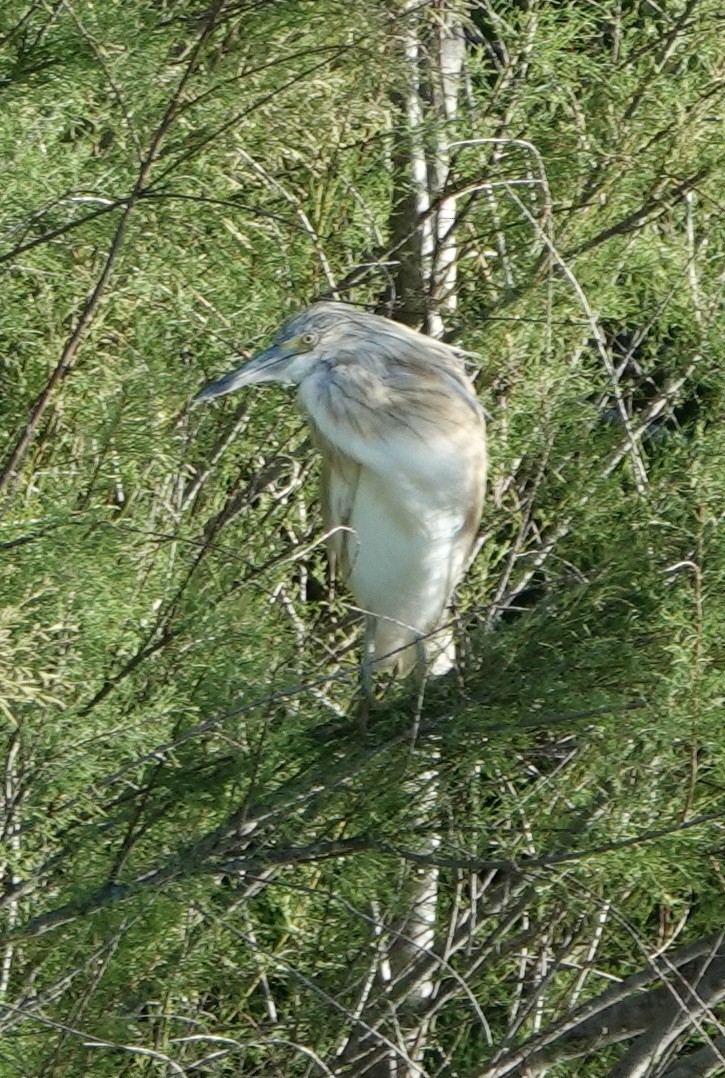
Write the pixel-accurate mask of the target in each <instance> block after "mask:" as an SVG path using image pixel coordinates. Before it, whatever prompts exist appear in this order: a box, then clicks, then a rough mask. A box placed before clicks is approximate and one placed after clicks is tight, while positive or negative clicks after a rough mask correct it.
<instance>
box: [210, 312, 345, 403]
mask: <svg viewBox="0 0 725 1078" xmlns="http://www.w3.org/2000/svg"><path fill="white" fill-rule="evenodd" d="M350 312H352V315H353V316H354V315H355V314H356V312H355V309H354V308H353V307H350V306H348V305H347V304H345V303H316V304H314V306H312V307H308V308H307V309H306V310H304V311H301V312H300V313H299V314H296V315H294V316H293V317H292V318H289V319H288V320H287V321H286V322H285V323H284V325H283V326H282V327H281V328H280V329H279V330H278V331H277V333H276V334H275V335H274V338H273V340H272V343H271V344H270V346H269V348H265V349H264V351H262V352H258V353H257V355H256V356H253V357H252V358H251V359H250V360H248V361H247V362H246V363H244V364H243V365H242V366H241V367H237V368H236V370H233V371H229V373H228V374H225V375H224V376H223V377H222V378H220V379H219V380H218V381H217V382H212V383H211V384H210V385H208V386H205V387H204V389H202V390H201V391H200V392H199V393H197V395H196V397H195V398H194V400H198V401H200V400H211V399H212V398H214V397H221V396H223V395H224V394H225V393H233V392H234V390H236V389H241V388H242V387H243V386H249V385H255V384H257V383H259V382H282V383H283V384H286V385H299V384H300V382H302V381H303V380H304V379H305V378H306V377H307V376H308V375H310V374H311V373H312V372H313V371H314V370H315V368H316V367H317V366H318V364H320V363H324V362H331V361H332V360H333V359H334V357H335V355H336V353H337V351H338V350H339V349H340V348H341V347H344V342H343V340H342V337H343V336H344V331H345V325H346V323H347V322H349V319H350Z"/></svg>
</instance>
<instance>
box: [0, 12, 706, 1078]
mask: <svg viewBox="0 0 725 1078" xmlns="http://www.w3.org/2000/svg"><path fill="white" fill-rule="evenodd" d="M446 8H448V9H449V14H450V12H452V13H453V15H454V16H455V18H456V19H457V20H459V21H458V23H457V25H458V27H459V30H460V32H461V33H465V39H466V58H465V72H464V76H463V77H462V79H461V87H460V101H459V107H458V109H457V112H456V115H455V117H453V118H451V117H450V116H449V118H448V120H447V121H444V120H442V119H441V113H440V109H439V108H438V109H437V108H436V107H435V100H431V99H430V95H427V94H426V93H425V92H421V95H420V98H419V104H420V105H421V115H420V117H419V119H418V120H417V121H415V122H414V120H413V119H412V118H411V115H410V110H406V108H405V97H406V94H408V93H410V86H409V83H408V79H409V71H408V69H407V68H406V65H405V63H403V62H401V57H403V56H404V51H403V49H402V46H401V40H403V39H404V37H405V34H406V33H408V32H409V31H410V27H411V26H413V27H414V30H415V33H416V34H419V35H420V40H421V41H422V43H423V45H424V46H426V43H427V47H428V50H429V51H428V53H427V62H428V63H429V65H430V66H433V65H434V60H435V56H436V53H435V47H434V44H433V43H434V42H435V40H436V34H437V33H438V29H439V27H440V26H441V25H442V22H441V20H442V19H443V15H444V14H445V12H446ZM718 15H719V12H718V6H717V5H716V4H715V3H714V2H712V0H700V2H699V3H698V2H696V0H680V2H673V3H668V2H666V3H660V4H656V3H652V2H650V0H642V2H641V3H639V2H634V0H616V2H615V0H601V2H593V3H592V2H580V0H564V2H562V3H547V2H544V0H505V2H503V3H496V4H488V3H485V2H484V3H460V4H455V3H452V4H449V5H446V4H445V3H443V2H442V0H435V2H434V0H424V2H422V3H419V4H409V3H408V4H405V3H402V2H400V3H385V2H383V0H356V2H355V3H354V4H351V3H338V2H335V0H306V2H305V0H277V2H275V0H214V2H213V3H211V4H205V3H201V2H199V3H197V2H196V0H177V2H173V0H125V2H124V3H123V4H116V3H111V2H110V0H96V2H94V3H91V2H90V0H60V2H50V0H47V2H46V0H7V2H6V3H5V4H4V5H3V7H2V11H1V12H0V106H1V107H0V155H1V157H2V161H3V170H2V182H3V197H2V204H1V208H0V273H1V274H2V303H1V304H0V380H1V384H2V396H1V399H0V453H2V460H3V461H4V466H3V470H2V472H1V473H0V509H1V513H2V516H1V519H0V557H1V565H2V582H3V588H2V596H1V599H2V607H1V608H0V721H1V722H2V734H1V738H2V749H3V751H2V760H3V775H4V779H3V795H2V797H3V811H2V827H3V852H2V859H1V861H0V867H1V868H2V873H3V894H4V898H3V903H4V905H3V908H4V924H3V940H2V948H3V949H2V951H1V952H0V954H1V958H0V1003H1V1004H2V1007H1V1008H0V1028H2V1029H3V1030H4V1032H5V1037H4V1039H3V1041H2V1043H1V1044H0V1076H2V1078H5V1076H6V1075H7V1076H14V1075H43V1076H48V1075H74V1076H75V1075H86V1074H88V1075H98V1076H111V1075H113V1076H116V1075H127V1074H128V1075H135V1074H149V1075H151V1074H171V1073H178V1074H187V1073H189V1074H204V1075H223V1074H243V1075H279V1076H282V1075H290V1076H291V1075H298V1074H299V1075H303V1074H309V1075H314V1074H325V1073H326V1074H330V1073H348V1074H363V1073H365V1074H368V1073H369V1074H373V1075H375V1074H382V1073H385V1074H390V1073H392V1072H391V1070H390V1067H391V1066H392V1065H393V1064H392V1063H391V1059H397V1063H396V1064H395V1065H396V1066H397V1068H398V1070H397V1072H396V1073H398V1074H399V1075H402V1074H406V1075H408V1074H410V1075H431V1076H432V1075H447V1074H458V1075H461V1076H464V1075H465V1076H469V1075H470V1076H473V1075H487V1076H489V1078H494V1076H498V1075H501V1076H503V1075H504V1074H523V1073H525V1072H524V1070H523V1069H522V1068H523V1066H524V1064H523V1062H522V1060H523V1056H522V1055H521V1054H519V1049H520V1046H521V1045H525V1046H527V1047H526V1048H525V1052H527V1053H528V1054H529V1067H530V1068H531V1069H530V1070H529V1071H528V1072H526V1073H531V1074H538V1073H542V1071H543V1070H544V1069H546V1068H547V1067H548V1068H550V1069H551V1073H554V1074H557V1075H579V1074H587V1075H594V1076H596V1075H609V1074H611V1075H625V1074H626V1075H635V1074H637V1075H645V1074H652V1075H655V1074H657V1075H660V1074H667V1075H674V1074H682V1075H684V1074H693V1075H695V1074H698V1075H699V1074H710V1073H719V1072H720V1071H718V1070H717V1068H718V1067H723V1068H725V1063H723V1059H725V1036H724V1035H723V1034H724V1032H725V1031H724V1030H723V1021H725V1010H724V1009H723V1008H724V1006H725V1003H724V1002H723V1001H724V1000H725V952H724V951H723V947H722V943H721V936H720V935H718V934H719V933H722V932H723V930H725V917H724V916H723V911H724V910H725V896H724V895H723V891H724V885H725V878H724V876H723V868H722V863H721V857H722V848H723V835H722V828H723V788H724V784H725V752H724V751H723V734H722V724H723V699H725V677H724V675H723V640H724V639H725V606H724V604H723V589H724V587H725V542H724V540H723V536H722V519H723V498H724V495H725V439H724V438H723V427H722V423H723V418H724V417H725V415H724V397H723V334H722V287H723V276H722V273H723V247H724V245H725V235H724V230H723V219H722V163H723V161H722V158H723V139H722V120H723V115H722V89H723V48H722V36H721V32H722V25H721V24H720V26H719V30H718ZM720 17H721V13H720ZM424 52H425V48H424ZM431 81H432V82H433V81H434V79H433V76H431ZM411 124H414V129H413V131H412V135H411ZM415 124H417V126H415ZM441 130H445V134H446V139H447V142H448V145H449V147H450V152H451V160H450V173H449V175H448V177H447V180H446V183H447V188H446V190H447V192H449V193H455V194H456V195H457V204H456V214H457V223H456V240H457V248H456V264H457V279H456V283H455V294H456V299H457V304H456V306H455V308H453V307H452V305H451V304H450V303H449V304H448V305H447V307H446V305H445V304H443V307H444V308H445V309H444V310H443V320H444V323H445V330H446V334H447V336H448V338H449V339H451V340H454V341H455V342H456V343H457V344H460V345H461V346H462V347H465V348H466V349H468V350H469V351H471V352H473V353H474V354H475V358H474V359H473V363H474V365H475V366H477V367H478V368H480V372H479V373H478V375H477V385H478V387H479V388H480V394H481V399H482V401H483V402H484V404H485V405H486V407H487V409H488V410H489V412H490V414H491V422H490V428H489V431H490V433H489V436H490V450H491V456H492V465H491V476H490V482H489V494H488V500H487V506H486V509H485V512H484V519H483V524H482V532H481V549H480V552H479V555H478V557H477V559H476V561H475V563H474V565H473V567H472V569H471V571H470V573H469V574H468V576H467V579H466V583H465V586H464V587H463V588H462V589H461V592H460V595H459V597H458V600H457V606H456V621H457V631H458V634H459V638H460V644H461V656H462V658H461V669H460V673H459V675H458V676H457V677H453V678H445V679H442V680H441V682H440V683H437V684H436V683H432V684H429V686H428V691H427V693H426V698H425V701H424V704H423V712H422V715H420V716H418V718H419V719H420V723H419V730H418V732H417V736H416V737H413V733H412V731H413V728H414V725H415V726H416V727H417V726H418V723H417V720H416V722H414V719H415V712H416V696H415V692H414V691H413V690H412V689H411V687H410V686H409V685H407V684H399V685H395V684H394V685H392V686H388V687H387V690H386V695H385V697H384V700H383V702H382V703H381V706H380V708H379V710H378V713H377V716H376V719H375V721H374V723H373V724H372V726H371V730H370V732H369V734H368V735H367V737H362V736H361V735H360V734H359V733H358V732H357V731H356V729H355V728H354V725H353V724H348V720H347V719H346V718H345V716H346V714H347V713H348V712H350V711H351V708H352V706H353V701H354V697H355V692H356V679H357V656H358V644H359V624H358V621H357V620H356V618H355V616H354V615H351V614H350V612H349V611H348V610H347V608H346V603H345V596H344V594H338V595H336V596H330V595H329V594H328V588H327V584H326V565H325V558H324V551H323V549H322V546H321V543H320V535H321V531H322V529H321V523H320V520H319V518H318V512H317V506H316V502H315V474H316V467H317V462H316V460H315V457H314V454H313V452H312V449H311V447H310V445H309V443H308V441H307V440H306V434H305V429H304V423H303V421H302V419H301V417H300V415H299V413H298V412H297V410H296V408H295V406H294V401H293V398H292V397H291V396H290V394H289V393H288V392H286V391H285V390H282V389H275V388H266V387H265V389H264V390H259V391H249V392H244V393H243V394H241V395H240V396H238V397H230V398H225V399H224V401H222V402H221V403H220V404H219V405H214V406H213V407H209V408H205V409H202V408H199V407H195V406H192V404H191V403H190V402H191V398H192V397H193V395H194V393H195V391H196V390H197V389H198V388H199V387H200V385H202V384H203V383H204V382H205V381H207V380H209V379H210V378H212V377H215V376H217V375H218V374H219V373H221V372H223V371H225V370H227V369H228V368H229V367H230V366H232V365H233V363H234V360H233V355H234V354H235V353H239V352H244V353H247V352H251V350H253V349H255V348H256V347H257V346H258V345H259V344H261V343H262V342H264V341H265V340H266V339H268V337H269V334H270V333H271V332H272V330H273V329H274V328H275V327H276V326H277V325H278V324H279V322H280V321H281V320H282V319H283V318H284V317H285V316H286V315H287V314H289V313H291V312H292V311H294V310H296V309H298V308H299V307H301V306H304V305H305V304H307V303H309V302H311V301H313V300H314V299H315V298H319V297H321V296H331V295H332V296H336V297H338V298H342V299H347V300H349V301H352V302H355V303H360V304H365V305H370V306H371V307H375V306H376V305H377V307H378V309H380V310H389V311H390V312H391V313H392V314H393V315H395V313H396V296H398V293H396V291H395V285H396V273H397V270H396V265H397V260H398V259H397V256H398V254H399V251H400V249H401V244H400V242H399V239H396V227H397V225H396V220H397V218H396V214H398V213H399V209H400V193H401V190H404V189H405V187H406V184H407V185H408V186H409V185H410V182H411V181H410V177H409V176H407V175H406V172H405V169H406V161H407V157H406V155H407V153H408V149H409V142H410V140H411V138H412V137H415V138H420V139H422V141H423V143H428V142H429V141H431V142H434V141H435V139H436V137H438V135H439V134H440V131H441ZM470 140H479V141H477V142H472V141H470ZM480 140H489V141H480ZM454 142H459V143H460V142H463V143H464V144H459V145H455V146H450V144H451V143H454ZM421 223H422V222H419V224H421ZM398 235H399V233H398ZM398 298H399V296H398ZM428 300H429V301H430V303H431V304H433V302H434V298H431V297H428ZM423 305H424V306H425V304H423ZM449 682H450V684H449ZM421 881H422V882H423V884H424V885H425V886H427V887H428V888H429V891H430V888H431V887H433V889H434V899H435V901H434V915H435V940H434V942H433V943H432V945H430V946H429V947H428V950H427V952H426V951H425V950H424V951H421V950H420V947H419V946H418V944H417V943H416V942H415V940H416V939H417V937H416V936H415V914H414V913H412V912H411V910H412V908H413V907H414V906H415V904H416V902H420V901H421ZM429 897H430V895H429ZM411 938H413V942H412V943H411V942H408V941H410V940H411ZM687 948H689V950H688V949H687ZM386 959H387V963H386ZM688 961H689V965H688V964H687V962H688ZM388 967H390V968H388ZM678 970H679V972H678ZM683 971H684V972H683ZM628 977H633V978H634V980H633V981H631V982H628V981H626V980H625V979H626V978H628ZM638 977H639V980H637V978H638ZM688 979H689V981H690V982H698V979H699V983H698V989H697V993H696V995H691V994H688V990H687V981H688ZM421 984H425V990H422V989H421ZM663 985H668V986H669V987H662V986H663ZM658 986H659V987H658ZM635 988H640V989H642V991H641V992H640V994H639V995H634V989H635ZM605 990H609V991H610V993H614V996H616V993H617V992H619V997H621V998H619V1000H618V1002H617V1000H615V999H614V996H612V1000H610V1004H611V1006H610V1009H609V1010H608V1011H606V1008H605V1003H606V1002H607V999H608V998H609V997H606V998H605V999H604V1001H602V993H603V992H604V991H605ZM657 992H660V995H659V996H657V995H656V993H657ZM587 1001H595V1003H596V1004H597V1005H598V1006H599V1008H600V1012H599V1013H600V1014H601V1013H605V1011H606V1020H605V1021H603V1020H599V1025H597V1021H598V1019H597V1012H596V1010H595V1007H594V1004H592V1007H591V1008H590V1011H589V1012H587V1011H577V1007H582V1005H584V1004H586V1002H587ZM567 1021H570V1023H571V1028H572V1032H571V1033H570V1034H567V1027H566V1025H565V1023H566V1022H567ZM587 1022H588V1023H589V1024H588V1025H587ZM605 1026H606V1028H607V1029H608V1030H609V1033H608V1034H605V1033H604V1032H603V1028H604V1027H605ZM371 1030H372V1031H374V1032H371ZM612 1030H614V1031H615V1033H616V1032H617V1031H618V1032H619V1033H621V1036H620V1035H617V1036H615V1035H612ZM618 1041H622V1042H624V1043H616V1042H618ZM547 1052H549V1055H548V1056H547V1055H546V1053H547ZM356 1053H357V1054H356ZM575 1056H578V1058H570V1057H575ZM405 1060H407V1062H405ZM718 1060H719V1062H718ZM380 1067H387V1068H388V1069H387V1070H380V1069H379V1068H380ZM708 1067H709V1068H710V1069H707V1068H708ZM375 1068H378V1069H377V1070H376V1069H375ZM537 1068H538V1069H537ZM638 1068H639V1069H638ZM678 1068H679V1069H678Z"/></svg>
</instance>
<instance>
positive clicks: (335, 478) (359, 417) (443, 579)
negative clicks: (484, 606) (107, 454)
mask: <svg viewBox="0 0 725 1078" xmlns="http://www.w3.org/2000/svg"><path fill="white" fill-rule="evenodd" d="M464 354H465V353H462V351H461V350H460V349H457V348H454V347H452V346H450V345H448V344H444V343H443V342H442V341H439V340H436V339H434V338H432V337H429V336H426V335H424V334H423V333H420V332H418V331H417V330H415V329H412V328H410V327H408V326H405V325H402V324H401V323H398V322H395V321H393V320H392V319H389V318H386V317H383V316H382V315H378V314H373V313H370V312H368V311H365V310H362V309H359V308H357V307H354V306H353V305H351V304H347V303H342V302H337V301H322V302H318V303H314V304H312V306H310V307H307V308H306V309H304V310H302V311H301V312H300V313H298V314H295V315H293V316H292V317H291V318H289V319H287V321H285V322H284V323H283V325H282V326H281V327H280V329H279V330H278V331H277V333H276V334H275V335H274V337H273V339H272V343H271V344H270V345H269V347H267V348H265V349H264V350H263V351H261V352H259V353H258V354H257V355H254V356H253V357H252V358H251V359H249V360H248V361H247V362H245V363H244V364H243V365H242V366H240V367H237V368H236V369H235V370H232V371H230V372H229V373H228V374H225V375H223V376H222V377H221V378H220V379H219V380H218V381H215V382H212V383H211V384H210V385H207V386H205V387H204V388H203V389H202V390H201V391H200V392H199V393H197V395H196V397H195V398H194V399H195V400H200V401H207V400H211V399H213V398H215V397H219V396H222V395H223V394H226V393H232V392H234V391H236V390H239V389H241V388H242V387H244V386H249V385H255V384H259V383H265V382H280V383H282V384H286V385H293V386H296V387H297V402H298V405H299V407H300V409H301V411H302V412H303V413H304V415H305V417H306V419H307V424H308V426H309V430H310V435H311V440H312V443H313V445H314V446H315V447H316V449H317V450H318V451H319V454H320V456H321V459H322V467H321V480H320V501H321V505H322V515H323V520H324V525H325V531H326V534H327V553H328V561H329V563H330V566H331V569H332V571H333V574H334V575H336V576H337V577H341V578H342V580H343V582H344V584H345V585H346V587H347V589H348V590H349V592H350V593H351V595H352V597H353V599H354V600H355V604H356V605H357V607H358V608H359V609H360V610H361V611H363V612H364V614H365V619H366V629H365V638H364V646H363V662H362V665H361V680H362V687H363V696H364V698H365V699H370V697H371V693H372V684H373V675H377V674H378V673H382V672H389V673H392V674H394V675H397V676H405V675H407V674H409V673H410V672H411V671H413V670H415V671H417V673H418V676H419V677H421V678H422V677H424V676H426V673H433V674H441V673H444V672H446V671H447V670H448V669H450V668H451V667H452V665H453V663H454V654H455V652H454V649H453V641H452V636H451V633H450V630H447V629H446V628H445V627H443V628H441V623H442V622H443V620H444V616H445V614H446V612H447V610H448V608H449V604H450V602H451V599H452V596H453V592H454V590H455V588H456V586H457V584H458V583H459V581H460V579H461V577H462V575H463V573H464V571H465V570H466V568H467V564H468V561H469V558H470V556H471V553H472V550H473V546H474V542H475V539H476V535H477V531H478V526H479V522H480V518H481V513H482V506H483V500H484V492H485V484H486V471H487V447H486V413H485V411H484V409H483V407H482V406H481V404H480V402H479V401H478V399H477V397H476V393H475V389H474V386H473V383H472V382H471V380H470V378H469V377H468V374H467V373H466V368H465V364H464V361H463V358H462V357H463V355H464Z"/></svg>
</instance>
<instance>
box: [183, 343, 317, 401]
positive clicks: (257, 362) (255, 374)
mask: <svg viewBox="0 0 725 1078" xmlns="http://www.w3.org/2000/svg"><path fill="white" fill-rule="evenodd" d="M295 354H296V353H295V351H294V349H291V348H289V347H288V346H287V345H284V344H272V345H270V347H269V348H265V350H264V351H263V352H259V354H258V355H256V356H253V357H252V359H250V360H249V361H248V362H247V363H245V364H244V365H243V366H242V367H237V369H236V370H233V371H229V373H228V374H225V375H224V376H223V377H222V378H220V379H219V381H218V382H212V383H211V384H210V385H208V386H204V388H203V389H202V390H200V391H199V392H198V393H197V394H196V396H195V397H194V400H195V401H208V400H212V399H213V398H214V397H222V396H224V394H225V393H233V392H234V390H235V389H241V388H242V386H251V385H255V384H256V383H258V382H284V381H285V377H284V369H285V366H286V364H287V363H288V362H289V360H290V359H292V358H293V356H294V355H295Z"/></svg>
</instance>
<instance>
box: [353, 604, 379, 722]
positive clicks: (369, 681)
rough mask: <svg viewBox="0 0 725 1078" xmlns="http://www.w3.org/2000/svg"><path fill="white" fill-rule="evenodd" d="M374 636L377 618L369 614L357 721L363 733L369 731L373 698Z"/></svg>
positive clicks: (366, 618)
mask: <svg viewBox="0 0 725 1078" xmlns="http://www.w3.org/2000/svg"><path fill="white" fill-rule="evenodd" d="M374 636H375V618H374V617H372V616H371V615H370V614H367V615H366V617H365V636H364V637H363V657H362V663H361V665H360V699H359V701H358V706H357V721H358V725H359V727H360V730H361V732H362V733H363V734H364V733H367V728H368V716H369V714H370V701H371V700H372V698H373V650H374V647H373V638H374Z"/></svg>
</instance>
